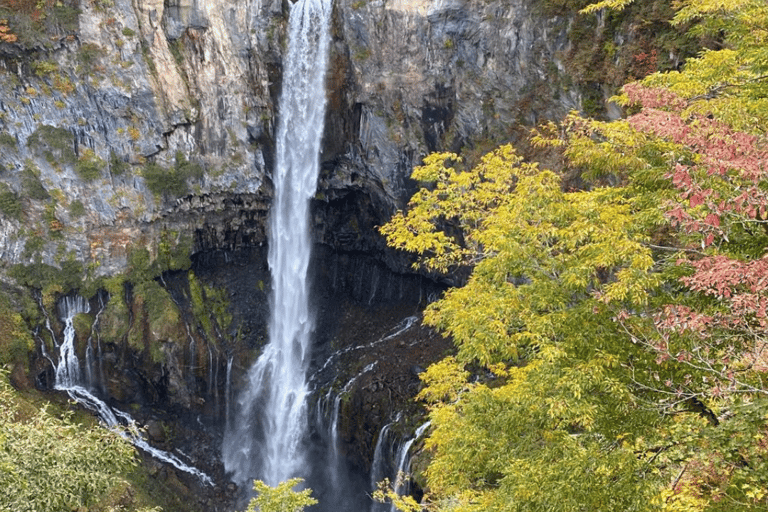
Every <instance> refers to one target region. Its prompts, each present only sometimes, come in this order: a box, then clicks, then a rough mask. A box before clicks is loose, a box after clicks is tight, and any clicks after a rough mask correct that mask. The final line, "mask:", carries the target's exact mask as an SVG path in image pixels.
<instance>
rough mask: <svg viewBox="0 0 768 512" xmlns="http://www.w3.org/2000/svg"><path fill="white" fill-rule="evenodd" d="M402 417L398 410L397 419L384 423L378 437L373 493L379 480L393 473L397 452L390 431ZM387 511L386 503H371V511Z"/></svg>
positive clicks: (374, 463)
mask: <svg viewBox="0 0 768 512" xmlns="http://www.w3.org/2000/svg"><path fill="white" fill-rule="evenodd" d="M400 418H402V413H399V412H398V413H397V416H395V420H394V421H392V422H391V423H387V424H386V425H384V426H383V427H382V429H381V430H380V431H379V436H378V437H377V438H376V446H375V448H374V449H373V461H372V462H371V479H370V480H371V494H373V492H374V491H375V490H376V489H378V487H379V482H381V481H382V480H384V479H385V478H387V477H388V475H390V474H391V473H392V467H391V465H392V464H391V463H392V461H393V460H394V459H395V453H393V452H394V441H393V440H392V439H390V437H391V436H390V431H391V429H392V426H393V425H396V424H397V423H398V422H399V421H400ZM385 511H389V506H388V505H387V504H386V503H378V502H373V503H372V504H371V512H385Z"/></svg>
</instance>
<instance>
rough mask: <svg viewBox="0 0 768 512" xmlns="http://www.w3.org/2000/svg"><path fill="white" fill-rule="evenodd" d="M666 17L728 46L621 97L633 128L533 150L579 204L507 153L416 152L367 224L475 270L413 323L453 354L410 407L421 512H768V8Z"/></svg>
mask: <svg viewBox="0 0 768 512" xmlns="http://www.w3.org/2000/svg"><path fill="white" fill-rule="evenodd" d="M626 3H627V2H613V1H611V2H603V4H605V5H607V6H612V5H613V4H616V5H617V6H620V5H622V4H626ZM679 7H680V10H679V11H678V15H677V17H676V18H675V20H674V22H675V23H677V24H680V25H682V24H686V23H689V22H690V21H691V20H694V19H697V20H698V24H697V28H696V30H698V31H700V32H702V33H704V32H706V33H709V34H714V35H715V36H716V42H717V43H718V44H721V45H723V46H722V47H720V48H718V49H712V50H707V51H705V52H703V53H702V55H701V57H700V58H698V59H695V60H693V61H692V62H691V63H690V64H689V65H688V66H686V68H685V69H684V70H683V71H681V72H673V73H666V74H657V75H652V76H651V77H649V78H647V79H646V80H645V81H643V82H642V83H639V84H631V85H628V86H626V87H625V88H624V91H623V96H622V97H621V98H620V99H619V101H621V102H622V103H623V104H624V105H625V106H626V107H627V108H628V110H629V111H630V112H631V113H632V115H630V116H629V117H628V118H627V119H624V120H620V121H615V122H599V121H595V120H592V119H585V118H582V117H580V116H578V115H576V114H573V115H571V116H569V117H568V118H567V119H566V120H565V122H564V123H562V124H561V125H560V126H555V125H550V126H548V127H545V128H543V129H541V130H539V132H538V133H537V134H536V135H535V137H534V141H535V142H536V143H538V144H548V145H553V146H558V147H561V148H562V150H563V154H564V156H565V158H566V161H567V164H568V165H569V166H570V167H571V168H572V169H577V170H580V171H581V172H582V176H583V177H584V178H585V179H586V180H587V185H586V187H585V189H584V190H575V191H565V190H563V187H562V183H561V182H560V179H559V178H558V176H557V175H556V174H555V173H553V172H551V171H546V170H539V169H538V168H537V167H536V166H535V165H534V164H529V163H524V162H522V161H521V160H520V159H519V157H517V156H516V155H515V154H514V151H513V150H512V148H511V147H502V148H500V149H498V150H496V151H495V152H493V153H491V154H489V155H487V156H486V157H485V158H484V159H483V161H482V162H481V163H480V164H479V165H478V166H477V167H475V168H474V169H469V170H462V169H457V168H456V167H457V165H458V164H459V163H460V159H459V157H457V156H456V155H451V154H439V155H432V156H430V157H429V158H428V159H426V160H425V163H424V166H422V167H420V168H417V169H416V170H415V171H414V178H415V179H417V180H419V181H421V182H423V185H424V186H423V187H422V189H421V190H420V191H419V192H417V194H416V195H415V196H414V197H413V199H412V200H411V202H410V203H409V205H408V210H407V211H406V212H400V213H398V214H397V215H396V216H395V217H394V218H393V219H392V221H391V222H390V223H389V224H387V225H386V226H384V227H383V228H382V233H384V234H385V236H387V239H388V242H389V243H390V245H392V246H395V247H399V248H401V249H405V250H409V251H411V252H415V253H416V254H418V255H419V256H420V259H419V264H420V265H421V266H423V267H424V268H426V269H428V270H432V271H439V272H444V273H450V272H455V271H457V270H462V269H469V271H470V272H471V274H470V277H469V279H468V280H467V282H466V284H465V285H464V286H463V287H461V288H454V289H451V290H449V291H448V292H447V293H446V294H445V296H444V297H443V298H442V299H441V300H440V301H438V302H436V303H434V304H432V305H431V306H430V307H429V308H428V310H427V312H426V313H425V320H426V321H427V322H428V323H429V324H431V325H433V326H435V327H437V328H439V329H440V330H442V331H443V332H445V333H446V334H447V335H450V336H451V337H452V338H453V340H454V342H455V344H456V346H457V351H456V355H455V357H453V358H448V359H446V360H444V361H442V362H440V363H438V364H436V365H433V366H432V367H430V368H429V369H428V370H427V372H425V374H424V382H425V384H426V387H425V388H424V390H423V391H422V392H421V395H420V396H421V398H422V399H424V400H425V401H427V403H428V404H429V407H430V417H431V420H432V425H433V429H432V431H431V433H430V436H429V438H428V440H427V442H426V448H427V450H429V453H430V457H431V459H430V464H429V467H428V469H427V471H426V477H427V484H428V491H429V492H430V500H431V501H430V503H431V505H430V506H432V507H433V508H435V509H438V510H461V511H465V510H466V511H474V510H478V511H479V510H505V511H506V510H563V511H566V510H568V511H570V510H658V509H664V510H675V511H684V510H759V509H765V508H766V507H768V501H767V499H768V498H767V497H766V492H765V489H766V488H768V471H767V470H768V466H766V463H765V459H766V454H767V453H766V451H767V450H768V422H767V421H766V419H768V400H767V398H768V397H767V396H766V393H767V392H768V387H767V386H766V381H765V377H766V375H765V373H766V370H768V364H766V337H765V325H766V304H768V302H766V301H767V300H768V298H767V296H768V294H767V293H766V287H768V285H766V283H768V275H766V273H765V269H767V268H768V267H767V266H766V264H765V259H764V255H765V248H766V246H767V245H768V230H766V229H765V225H766V220H765V219H766V218H768V217H766V213H765V211H766V204H767V203H768V201H766V196H765V193H764V190H765V189H766V182H767V181H768V180H766V174H765V173H766V171H767V170H768V169H766V163H765V162H766V161H768V158H767V156H768V155H767V154H766V152H765V151H766V150H765V148H766V133H765V132H766V125H767V123H765V122H764V121H763V117H761V116H764V115H766V114H765V113H766V112H768V109H766V108H764V105H765V101H766V92H768V91H766V69H765V68H766V66H767V65H768V50H766V45H764V44H763V43H762V42H761V41H763V40H764V34H765V33H766V28H767V27H768V14H767V13H768V7H766V4H765V3H764V2H761V1H752V0H730V1H725V2H723V1H717V2H715V1H709V0H689V1H685V2H681V4H680V6H679ZM718 66H719V67H718ZM694 86H695V87H694ZM742 113H746V115H742Z"/></svg>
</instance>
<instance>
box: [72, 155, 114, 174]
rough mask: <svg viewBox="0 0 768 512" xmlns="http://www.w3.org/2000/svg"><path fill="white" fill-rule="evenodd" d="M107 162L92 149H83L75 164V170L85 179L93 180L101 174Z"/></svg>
mask: <svg viewBox="0 0 768 512" xmlns="http://www.w3.org/2000/svg"><path fill="white" fill-rule="evenodd" d="M106 165H107V164H106V162H104V160H102V159H101V158H99V157H98V155H96V153H95V152H94V151H93V150H92V149H85V150H83V152H82V154H81V155H80V158H78V159H77V163H76V164H75V172H76V173H77V175H78V176H80V178H82V179H83V180H85V181H93V180H95V179H96V178H99V177H100V176H101V173H102V172H103V171H104V168H105V167H106Z"/></svg>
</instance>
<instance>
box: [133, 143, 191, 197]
mask: <svg viewBox="0 0 768 512" xmlns="http://www.w3.org/2000/svg"><path fill="white" fill-rule="evenodd" d="M143 175H144V181H145V182H146V183H147V187H148V188H149V190H151V191H152V193H153V194H154V195H155V196H156V197H159V196H161V195H163V194H164V193H167V194H170V195H172V196H183V195H185V194H188V193H189V186H188V185H187V180H188V179H190V178H192V179H200V178H202V177H203V168H202V167H201V166H200V164H197V163H194V162H190V161H188V160H187V159H186V157H184V155H183V154H182V153H181V152H179V153H176V165H174V166H173V167H172V168H171V169H166V168H165V167H162V166H161V165H158V164H156V163H154V162H153V163H150V164H149V165H147V167H145V168H144V172H143Z"/></svg>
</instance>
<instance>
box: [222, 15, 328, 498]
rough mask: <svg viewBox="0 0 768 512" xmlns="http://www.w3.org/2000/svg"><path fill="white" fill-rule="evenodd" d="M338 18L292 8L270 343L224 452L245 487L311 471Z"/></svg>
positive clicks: (275, 209) (274, 219) (273, 217)
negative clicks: (321, 217)
mask: <svg viewBox="0 0 768 512" xmlns="http://www.w3.org/2000/svg"><path fill="white" fill-rule="evenodd" d="M330 15H331V0H299V1H298V2H297V3H295V4H293V5H292V6H291V12H290V17H289V22H288V23H289V25H288V54H287V57H286V60H285V63H284V69H283V89H282V93H281V97H280V119H279V123H278V133H277V158H276V168H275V172H274V176H273V178H274V179H273V181H274V186H275V202H274V204H273V206H272V211H271V213H270V233H269V237H270V238H269V266H270V269H271V272H272V314H271V319H270V325H269V343H268V345H267V346H266V347H265V349H264V352H263V353H262V354H261V356H260V357H259V358H258V360H257V361H256V363H254V365H253V367H251V369H250V370H249V373H248V382H247V385H246V389H244V391H243V392H242V393H241V394H240V397H239V399H238V403H237V406H238V410H237V411H235V412H234V418H233V420H232V422H231V424H230V425H228V426H227V432H226V434H225V440H224V445H223V460H224V466H225V468H226V470H227V471H228V472H230V473H231V474H232V476H233V479H234V481H236V482H238V483H241V484H244V483H248V482H250V480H251V479H253V478H260V479H262V480H264V481H265V482H266V483H267V484H269V485H273V486H274V485H277V484H278V483H280V482H282V481H284V480H287V479H288V478H292V477H295V476H299V475H300V474H302V473H304V472H305V469H306V468H305V460H304V459H305V454H304V453H303V449H302V446H301V445H302V440H303V438H304V435H305V433H306V430H307V418H306V416H307V414H306V413H307V410H306V409H307V407H306V403H307V400H306V398H307V395H308V394H309V389H308V386H307V377H306V372H307V365H308V363H309V354H308V352H309V344H310V334H311V332H312V329H313V324H312V318H311V315H310V311H309V297H308V295H309V290H308V288H309V287H308V283H307V270H308V266H309V259H310V251H311V245H312V242H311V237H310V231H309V201H310V199H311V198H312V196H313V195H314V194H315V190H316V187H317V177H318V172H319V154H320V142H321V139H322V134H323V124H324V118H325V103H326V96H325V71H326V67H327V61H328V46H329V40H330V36H329V25H330Z"/></svg>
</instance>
